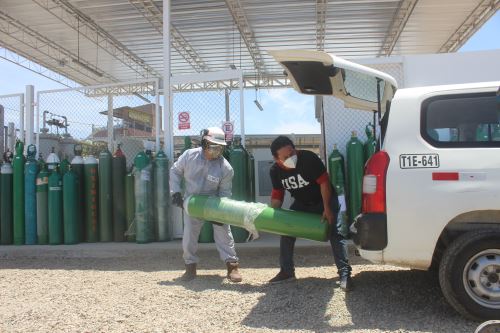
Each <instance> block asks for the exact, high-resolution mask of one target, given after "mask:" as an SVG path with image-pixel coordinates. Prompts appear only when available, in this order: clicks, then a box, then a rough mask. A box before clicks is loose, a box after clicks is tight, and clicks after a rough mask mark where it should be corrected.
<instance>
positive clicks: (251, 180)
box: [247, 151, 255, 202]
mask: <svg viewBox="0 0 500 333" xmlns="http://www.w3.org/2000/svg"><path fill="white" fill-rule="evenodd" d="M247 154H248V197H247V201H250V202H255V158H254V156H253V155H252V154H251V153H250V152H248V151H247Z"/></svg>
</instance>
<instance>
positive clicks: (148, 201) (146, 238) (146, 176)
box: [134, 151, 154, 243]
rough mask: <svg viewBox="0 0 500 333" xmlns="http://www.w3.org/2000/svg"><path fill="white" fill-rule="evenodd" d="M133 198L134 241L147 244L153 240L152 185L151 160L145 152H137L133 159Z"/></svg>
mask: <svg viewBox="0 0 500 333" xmlns="http://www.w3.org/2000/svg"><path fill="white" fill-rule="evenodd" d="M134 165H135V175H134V176H135V177H134V181H135V184H134V192H135V193H134V197H135V231H136V232H135V240H136V242H137V243H148V242H151V241H152V240H153V236H154V229H153V224H152V220H153V218H152V217H153V216H152V201H153V184H152V181H151V178H152V165H151V159H150V157H149V155H148V154H146V153H145V152H142V151H141V152H139V153H138V154H137V155H136V157H135V159H134Z"/></svg>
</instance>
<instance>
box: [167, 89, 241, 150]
mask: <svg viewBox="0 0 500 333" xmlns="http://www.w3.org/2000/svg"><path fill="white" fill-rule="evenodd" d="M240 109H241V108H240V90H239V88H234V87H233V88H218V89H213V90H203V91H178V92H176V91H174V94H173V135H174V156H175V157H177V156H178V155H179V154H180V152H181V151H182V149H183V148H184V137H186V136H189V137H191V138H192V141H193V144H194V145H197V144H199V141H200V140H199V135H200V131H201V130H202V129H204V128H207V127H220V128H223V124H224V123H227V122H230V123H231V125H227V126H226V130H227V131H229V130H230V129H231V128H230V127H232V129H233V135H234V136H241V135H242V128H241V122H240V121H241V117H242V115H241V110H240ZM223 129H224V128H223ZM226 139H228V141H231V137H230V135H229V136H226Z"/></svg>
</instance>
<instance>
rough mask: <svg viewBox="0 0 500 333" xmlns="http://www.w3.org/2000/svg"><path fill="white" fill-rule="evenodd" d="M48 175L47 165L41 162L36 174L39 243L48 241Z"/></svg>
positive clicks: (42, 243)
mask: <svg viewBox="0 0 500 333" xmlns="http://www.w3.org/2000/svg"><path fill="white" fill-rule="evenodd" d="M49 176H50V173H49V171H48V169H47V165H46V164H45V162H42V163H41V165H40V172H39V173H38V175H37V176H36V233H37V238H38V244H40V245H44V244H48V242H49V229H48V228H49V225H48V223H49V222H48V221H49V211H48V208H49V201H48V200H49V197H48V195H49Z"/></svg>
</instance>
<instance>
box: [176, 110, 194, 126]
mask: <svg viewBox="0 0 500 333" xmlns="http://www.w3.org/2000/svg"><path fill="white" fill-rule="evenodd" d="M189 118H190V117H189V112H186V111H184V112H180V113H179V115H178V116H177V119H179V129H180V130H185V129H190V128H191V123H190V122H189Z"/></svg>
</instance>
